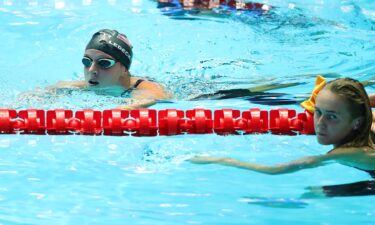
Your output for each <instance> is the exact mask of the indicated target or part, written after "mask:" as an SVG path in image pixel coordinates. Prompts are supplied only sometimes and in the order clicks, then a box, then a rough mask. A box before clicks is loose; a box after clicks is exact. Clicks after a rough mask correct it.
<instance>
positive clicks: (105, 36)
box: [86, 29, 133, 69]
mask: <svg viewBox="0 0 375 225" xmlns="http://www.w3.org/2000/svg"><path fill="white" fill-rule="evenodd" d="M132 48H133V46H132V45H131V44H130V42H129V40H128V38H127V37H126V35H124V34H121V33H119V32H118V31H117V30H109V29H103V30H99V31H98V32H96V33H95V34H94V35H93V36H92V38H91V40H90V41H89V43H88V44H87V46H86V50H87V49H96V50H99V51H102V52H105V53H107V54H108V55H111V56H112V57H113V58H115V59H116V60H117V61H119V62H120V63H122V65H124V66H125V67H126V68H127V69H129V68H130V64H131V63H132V58H133V51H132Z"/></svg>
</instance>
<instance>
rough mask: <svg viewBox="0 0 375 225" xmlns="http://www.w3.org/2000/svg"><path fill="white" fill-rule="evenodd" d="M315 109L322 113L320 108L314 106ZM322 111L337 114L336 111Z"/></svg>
mask: <svg viewBox="0 0 375 225" xmlns="http://www.w3.org/2000/svg"><path fill="white" fill-rule="evenodd" d="M315 109H318V110H320V111H322V109H321V108H319V107H316V106H315ZM324 111H325V112H327V113H335V114H338V112H337V111H334V110H324Z"/></svg>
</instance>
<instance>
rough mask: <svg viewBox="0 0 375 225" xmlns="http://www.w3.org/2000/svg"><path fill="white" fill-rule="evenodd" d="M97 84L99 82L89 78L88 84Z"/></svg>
mask: <svg viewBox="0 0 375 225" xmlns="http://www.w3.org/2000/svg"><path fill="white" fill-rule="evenodd" d="M98 84H99V82H98V81H93V80H89V85H90V86H97V85H98Z"/></svg>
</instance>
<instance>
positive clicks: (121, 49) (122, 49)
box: [108, 40, 131, 60]
mask: <svg viewBox="0 0 375 225" xmlns="http://www.w3.org/2000/svg"><path fill="white" fill-rule="evenodd" d="M108 43H109V44H111V45H113V46H115V47H116V48H117V49H118V50H120V51H121V52H122V53H124V54H125V55H126V56H127V57H128V59H129V60H130V59H131V56H130V54H129V52H128V51H126V49H124V48H123V47H121V46H120V45H119V44H117V43H114V42H112V41H111V40H109V41H108Z"/></svg>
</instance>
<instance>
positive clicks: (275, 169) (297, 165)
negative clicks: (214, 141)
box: [190, 155, 330, 174]
mask: <svg viewBox="0 0 375 225" xmlns="http://www.w3.org/2000/svg"><path fill="white" fill-rule="evenodd" d="M328 160H330V158H329V156H327V155H318V156H310V157H305V158H302V159H299V160H294V161H291V162H288V163H283V164H278V165H274V166H267V165H261V164H256V163H250V162H244V161H240V160H237V159H232V158H220V157H205V156H197V157H194V158H192V159H190V162H192V163H197V164H210V163H215V164H221V165H225V166H231V167H237V168H241V169H247V170H252V171H256V172H259V173H265V174H284V173H293V172H296V171H299V170H303V169H308V168H314V167H318V166H322V165H324V164H325V163H324V162H325V161H328Z"/></svg>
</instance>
